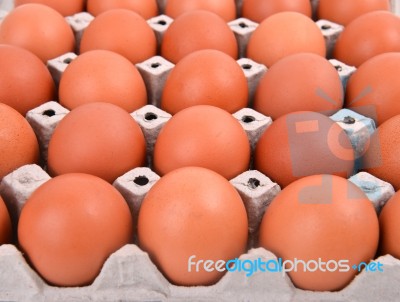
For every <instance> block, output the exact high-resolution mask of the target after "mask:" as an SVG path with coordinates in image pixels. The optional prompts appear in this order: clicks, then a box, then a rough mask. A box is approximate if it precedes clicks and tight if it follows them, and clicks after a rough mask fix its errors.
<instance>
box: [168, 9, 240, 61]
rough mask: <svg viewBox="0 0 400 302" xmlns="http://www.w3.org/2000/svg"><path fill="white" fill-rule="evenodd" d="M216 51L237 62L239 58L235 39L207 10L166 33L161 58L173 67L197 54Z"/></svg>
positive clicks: (188, 14) (191, 13)
mask: <svg viewBox="0 0 400 302" xmlns="http://www.w3.org/2000/svg"><path fill="white" fill-rule="evenodd" d="M201 49H216V50H220V51H222V52H225V53H226V54H228V55H229V56H231V57H232V58H234V59H237V56H238V45H237V42H236V38H235V35H234V34H233V32H232V30H231V29H230V28H229V26H228V24H227V23H226V22H225V20H224V19H222V18H221V17H220V16H218V15H217V14H214V13H212V12H209V11H205V10H194V11H189V12H186V13H184V14H182V15H180V16H179V17H177V18H176V19H175V20H174V21H173V22H172V23H171V25H170V26H169V27H168V29H167V30H166V31H165V33H164V37H163V41H162V43H161V55H162V56H163V57H164V58H166V59H167V60H169V61H171V62H172V63H175V64H176V63H178V62H179V61H180V60H181V59H182V58H183V57H185V56H186V55H188V54H189V53H192V52H194V51H196V50H201Z"/></svg>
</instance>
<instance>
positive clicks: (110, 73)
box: [59, 50, 147, 112]
mask: <svg viewBox="0 0 400 302" xmlns="http://www.w3.org/2000/svg"><path fill="white" fill-rule="evenodd" d="M59 99H60V103H61V104H62V105H63V106H65V107H67V108H69V109H73V108H76V107H77V106H80V105H82V104H87V103H93V102H107V103H112V104H114V105H117V106H119V107H121V108H123V109H125V110H126V111H128V112H132V111H134V110H136V109H139V108H140V107H142V106H144V105H146V104H147V92H146V86H145V84H144V81H143V78H142V76H141V75H140V73H139V71H138V70H137V69H136V67H135V65H133V64H132V63H131V62H130V61H129V60H128V59H126V58H124V57H123V56H121V55H119V54H117V53H114V52H111V51H107V50H93V51H88V52H86V53H84V54H82V55H80V56H78V57H77V58H76V59H74V60H73V61H72V62H71V63H70V64H69V65H68V67H67V69H66V70H65V72H64V73H63V75H62V77H61V80H60V88H59Z"/></svg>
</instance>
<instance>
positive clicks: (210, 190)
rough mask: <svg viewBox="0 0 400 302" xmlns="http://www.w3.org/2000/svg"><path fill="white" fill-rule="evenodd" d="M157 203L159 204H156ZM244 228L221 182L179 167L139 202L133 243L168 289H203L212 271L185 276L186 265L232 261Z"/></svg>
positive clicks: (241, 210) (236, 201) (213, 277)
mask: <svg viewBox="0 0 400 302" xmlns="http://www.w3.org/2000/svg"><path fill="white" fill-rule="evenodd" d="M160 201H162V202H160ZM247 232H248V222H247V216H246V210H245V207H244V205H243V202H242V200H241V198H240V195H239V194H238V192H237V191H236V190H235V188H234V187H233V186H232V185H231V184H230V183H229V182H228V181H227V180H226V179H224V178H223V177H222V176H220V175H219V174H217V173H215V172H213V171H210V170H208V169H204V168H199V167H185V168H181V169H177V170H175V171H173V172H171V173H169V174H167V175H165V176H164V177H162V178H161V179H160V180H159V181H158V182H157V183H156V184H155V185H154V186H153V187H152V188H151V189H150V191H149V193H148V194H147V195H146V197H145V199H144V200H143V203H142V206H141V209H140V212H139V220H138V237H139V244H140V247H141V248H142V249H144V250H145V251H147V252H148V253H149V255H150V257H151V258H152V260H153V261H154V262H155V263H156V264H157V265H158V267H159V268H160V270H161V271H162V272H163V273H164V275H165V276H166V277H167V278H168V279H169V280H170V281H171V282H173V283H174V284H179V285H207V284H208V285H209V284H212V283H215V282H217V281H218V280H219V279H220V278H221V277H222V275H223V273H221V272H218V271H213V272H206V271H205V270H204V269H201V270H199V271H198V272H196V271H194V270H192V271H191V272H189V271H188V259H189V257H190V256H192V255H195V258H197V259H212V260H214V261H215V260H217V259H218V260H219V259H225V260H228V259H234V258H235V257H238V256H239V255H240V254H242V253H243V252H244V251H245V249H246V244H247Z"/></svg>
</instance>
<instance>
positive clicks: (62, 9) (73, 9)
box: [14, 0, 86, 16]
mask: <svg viewBox="0 0 400 302" xmlns="http://www.w3.org/2000/svg"><path fill="white" fill-rule="evenodd" d="M85 1H86V0H68V1H59V0H14V4H15V6H20V5H23V4H27V3H39V4H44V5H47V6H50V7H51V8H53V9H55V10H56V11H58V12H59V13H60V14H62V15H63V16H71V15H74V14H76V13H79V12H82V11H84V10H85Z"/></svg>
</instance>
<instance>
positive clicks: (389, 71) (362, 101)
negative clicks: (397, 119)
mask: <svg viewBox="0 0 400 302" xmlns="http://www.w3.org/2000/svg"><path fill="white" fill-rule="evenodd" d="M399 95H400V52H391V53H384V54H381V55H377V56H375V57H373V58H371V59H369V60H368V61H366V62H365V63H363V64H362V65H361V66H360V67H359V68H358V69H357V70H356V72H355V73H353V74H352V76H351V77H350V79H349V81H348V83H347V89H346V102H345V106H346V107H347V108H350V109H351V110H354V111H357V112H359V113H361V114H363V115H366V116H368V117H370V118H373V119H374V120H375V122H376V123H377V124H378V125H380V124H382V123H383V122H385V121H386V120H388V119H389V118H391V117H393V116H395V115H397V114H400V104H399V102H398V99H399Z"/></svg>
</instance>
